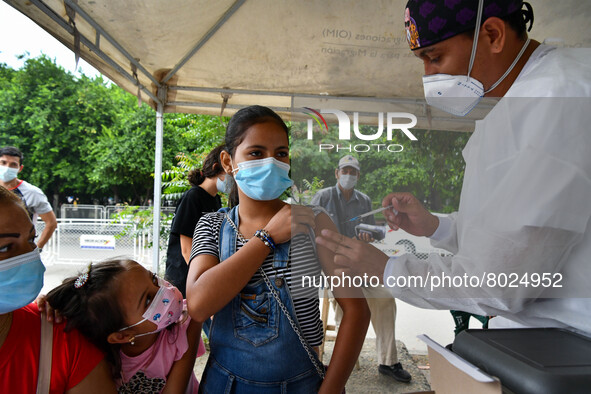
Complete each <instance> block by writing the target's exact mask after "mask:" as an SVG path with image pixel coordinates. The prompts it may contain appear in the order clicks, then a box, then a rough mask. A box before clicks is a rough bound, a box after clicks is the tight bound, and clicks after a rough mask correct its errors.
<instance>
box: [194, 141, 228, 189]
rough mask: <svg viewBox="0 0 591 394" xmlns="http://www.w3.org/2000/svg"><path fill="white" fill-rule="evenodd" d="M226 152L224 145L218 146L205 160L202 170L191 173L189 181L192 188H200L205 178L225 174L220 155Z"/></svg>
mask: <svg viewBox="0 0 591 394" xmlns="http://www.w3.org/2000/svg"><path fill="white" fill-rule="evenodd" d="M223 150H224V145H219V146H216V147H215V148H213V149H212V151H211V152H209V154H208V155H207V157H206V158H205V160H203V166H202V167H201V168H195V169H193V170H191V171H190V172H189V174H188V175H187V179H188V180H189V183H190V184H191V186H199V185H201V184H202V183H203V181H204V180H205V178H211V177H214V176H217V175H219V174H221V173H222V172H224V168H223V167H222V163H221V161H220V154H221V153H222V151H223Z"/></svg>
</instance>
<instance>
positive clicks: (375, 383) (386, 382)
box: [195, 338, 431, 394]
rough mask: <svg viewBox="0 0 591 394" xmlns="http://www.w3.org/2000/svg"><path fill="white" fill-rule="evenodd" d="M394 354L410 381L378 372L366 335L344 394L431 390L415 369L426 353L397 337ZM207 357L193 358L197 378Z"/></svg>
mask: <svg viewBox="0 0 591 394" xmlns="http://www.w3.org/2000/svg"><path fill="white" fill-rule="evenodd" d="M333 346H334V342H333V341H328V342H327V343H326V346H325V352H326V353H325V357H324V363H328V362H329V361H330V356H331V354H332V349H333ZM397 347H398V358H399V360H400V362H401V363H402V365H403V366H404V369H406V370H407V371H408V372H409V373H410V374H411V375H412V380H411V381H410V383H401V382H398V381H396V380H394V379H392V378H390V377H387V376H384V375H381V374H380V373H378V367H377V361H376V348H375V339H373V338H368V339H367V340H366V341H365V343H364V345H363V349H362V351H361V355H360V357H359V369H354V370H353V373H352V374H351V376H350V377H349V381H348V382H347V387H346V389H347V394H361V393H363V394H366V393H412V392H417V391H418V392H420V391H428V390H431V388H430V386H429V381H428V378H429V373H428V370H422V369H419V366H420V367H425V366H426V365H427V364H426V363H427V361H426V357H425V356H420V355H417V356H415V358H416V360H415V359H413V356H411V355H410V354H409V353H408V350H407V349H406V346H404V344H403V343H402V342H400V341H397ZM206 361H207V354H205V355H203V356H202V357H200V358H199V359H197V363H196V364H195V374H196V375H197V379H200V377H201V374H202V372H203V368H204V367H205V362H206Z"/></svg>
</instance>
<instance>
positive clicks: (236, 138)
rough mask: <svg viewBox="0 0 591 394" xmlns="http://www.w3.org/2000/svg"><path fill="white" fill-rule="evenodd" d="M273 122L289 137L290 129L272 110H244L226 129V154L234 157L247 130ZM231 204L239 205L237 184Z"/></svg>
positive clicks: (232, 192)
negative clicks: (256, 125)
mask: <svg viewBox="0 0 591 394" xmlns="http://www.w3.org/2000/svg"><path fill="white" fill-rule="evenodd" d="M267 122H272V123H276V124H277V125H278V126H280V127H281V128H282V129H283V130H284V131H285V133H286V134H288V135H289V128H288V127H287V125H286V124H285V122H284V121H283V119H281V117H280V116H279V115H277V114H276V113H275V112H274V111H273V110H272V109H270V108H267V107H263V106H261V105H251V106H250V107H246V108H242V109H241V110H239V111H238V112H236V113H235V114H234V116H232V118H231V119H230V122H228V127H227V128H226V138H225V142H226V152H228V153H229V154H230V156H231V157H234V154H235V153H236V147H237V146H238V145H240V144H241V143H242V141H243V140H244V135H245V133H246V130H248V129H249V128H250V127H252V126H254V125H255V124H260V123H267ZM229 204H230V207H233V206H235V205H237V204H238V189H237V186H236V183H235V182H232V190H231V192H230V194H229Z"/></svg>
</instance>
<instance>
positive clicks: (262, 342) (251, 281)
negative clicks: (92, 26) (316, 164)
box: [187, 106, 369, 393]
mask: <svg viewBox="0 0 591 394" xmlns="http://www.w3.org/2000/svg"><path fill="white" fill-rule="evenodd" d="M225 144H226V150H225V151H224V152H223V153H222V156H221V159H222V165H223V167H224V170H225V171H226V173H227V174H228V175H226V176H229V175H231V176H232V177H233V181H234V182H233V188H234V190H233V194H234V197H236V195H237V196H238V201H240V204H239V205H236V206H234V207H232V209H230V210H229V211H222V212H217V213H213V214H207V215H204V216H203V217H202V218H201V220H200V221H199V223H198V224H197V227H196V230H195V235H194V238H193V245H192V251H191V258H190V262H189V264H190V268H189V276H188V279H187V301H188V306H189V313H190V315H191V317H192V318H193V319H195V320H197V321H205V320H206V319H208V318H209V317H210V316H213V323H212V326H211V328H210V337H209V340H210V349H211V351H210V356H209V359H208V362H207V366H206V368H205V371H204V373H203V376H202V382H201V386H200V388H201V390H202V392H204V393H219V392H235V393H279V392H294V393H309V392H310V393H311V392H333V393H339V392H341V391H342V390H343V388H344V387H345V383H346V381H347V379H348V377H349V375H350V373H351V371H352V369H353V366H354V365H355V361H356V360H357V357H358V355H359V351H360V350H361V347H362V345H363V340H364V338H365V333H366V330H367V326H368V324H369V309H368V308H367V304H366V302H365V299H363V298H362V296H360V298H355V296H357V295H360V294H361V293H360V292H359V293H358V292H357V291H356V290H358V289H349V290H351V292H349V293H347V297H346V298H345V297H342V296H341V295H342V294H343V293H340V291H339V290H337V291H335V295H336V297H337V301H338V302H339V304H340V305H341V306H342V308H343V311H344V316H343V320H342V323H341V326H340V329H339V333H338V337H337V339H336V343H335V347H334V351H333V355H332V357H331V363H330V365H329V367H328V369H325V368H324V366H323V365H322V363H321V362H320V360H319V359H318V355H317V350H318V346H319V345H320V344H321V343H322V339H323V338H322V335H323V332H322V321H321V320H320V313H319V302H318V288H315V287H312V286H308V287H306V286H305V285H303V283H302V279H303V278H304V277H305V276H319V275H320V272H321V271H320V270H321V267H320V265H322V268H323V269H324V271H325V273H326V272H327V271H328V272H331V271H330V270H331V267H330V265H331V263H332V262H333V260H334V254H332V252H330V251H329V250H328V249H325V248H318V250H316V247H315V242H314V231H320V230H322V229H324V228H330V229H334V224H333V223H332V222H331V220H330V218H329V217H328V215H326V214H325V213H322V212H320V210H316V209H310V208H304V207H298V209H295V208H293V207H291V206H290V205H288V204H286V203H285V202H283V201H282V200H281V199H280V198H279V197H280V196H281V194H282V193H283V192H284V191H285V189H286V188H288V187H290V186H291V184H292V181H291V180H290V178H289V146H288V129H287V126H286V125H285V123H284V122H283V120H282V119H281V118H280V117H279V116H278V115H277V114H276V113H274V112H273V111H272V110H270V109H269V108H266V107H261V106H251V107H247V108H244V109H241V110H240V111H238V112H237V113H236V114H235V115H234V116H233V117H232V119H231V120H230V122H229V123H228V127H227V130H226V138H225ZM299 208H301V209H299ZM319 262H320V264H319Z"/></svg>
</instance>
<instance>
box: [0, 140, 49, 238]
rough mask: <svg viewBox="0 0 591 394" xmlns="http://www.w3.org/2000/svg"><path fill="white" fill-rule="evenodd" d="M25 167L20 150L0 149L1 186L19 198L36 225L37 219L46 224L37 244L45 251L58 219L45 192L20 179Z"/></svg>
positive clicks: (7, 147)
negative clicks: (19, 176)
mask: <svg viewBox="0 0 591 394" xmlns="http://www.w3.org/2000/svg"><path fill="white" fill-rule="evenodd" d="M23 167H24V166H23V153H22V152H21V151H20V150H19V149H18V148H15V147H14V146H6V147H4V148H2V149H0V185H1V186H4V187H5V188H6V189H8V190H10V191H12V192H13V193H14V194H16V195H17V196H19V198H20V199H21V200H22V201H23V203H24V204H25V207H26V208H27V212H28V213H29V217H30V218H31V221H32V222H33V223H36V221H37V217H40V218H41V220H43V221H44V222H45V228H44V229H43V231H42V232H41V235H40V236H39V239H38V240H37V242H36V243H37V247H38V248H39V249H43V247H44V246H45V244H46V243H47V241H49V238H51V235H52V234H53V232H54V231H55V229H56V228H57V219H56V218H55V214H54V213H53V210H52V208H51V205H50V204H49V201H47V196H45V194H44V193H43V191H41V189H39V188H38V187H36V186H33V185H31V184H30V183H28V182H26V181H24V180H22V179H18V174H19V172H21V171H22V169H23Z"/></svg>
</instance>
